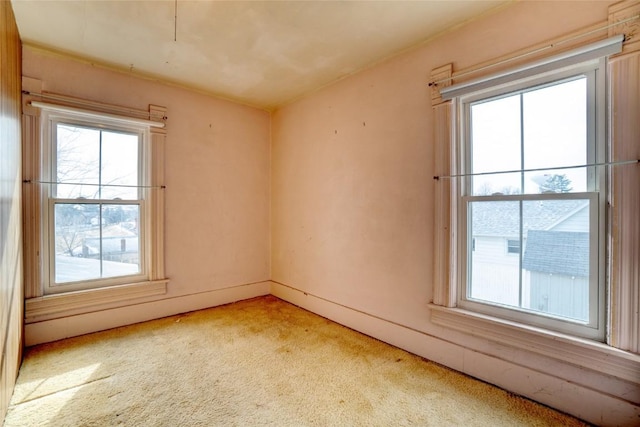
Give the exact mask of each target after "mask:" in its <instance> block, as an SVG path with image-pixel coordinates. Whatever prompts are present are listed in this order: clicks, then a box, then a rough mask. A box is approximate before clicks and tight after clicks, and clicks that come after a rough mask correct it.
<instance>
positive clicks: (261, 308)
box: [5, 296, 584, 427]
mask: <svg viewBox="0 0 640 427" xmlns="http://www.w3.org/2000/svg"><path fill="white" fill-rule="evenodd" d="M46 425H49V426H81V425H82V426H86V425H95V426H110V425H131V426H218V425H220V426H234V425H235V426H253V425H277V426H311V425H313V426H336V425H340V426H390V425H394V426H396V425H419V426H463V425H464V426H488V425H490V426H520V425H523V426H557V425H564V426H582V425H584V424H583V423H581V422H580V421H578V420H576V419H574V418H571V417H569V416H567V415H564V414H561V413H559V412H556V411H554V410H552V409H549V408H547V407H545V406H542V405H539V404H536V403H534V402H532V401H529V400H527V399H523V398H521V397H518V396H514V395H512V394H510V393H507V392H505V391H504V390H501V389H498V388H496V387H493V386H491V385H488V384H486V383H483V382H481V381H477V380H474V379H472V378H469V377H467V376H465V375H462V374H459V373H457V372H454V371H452V370H449V369H447V368H444V367H442V366H440V365H437V364H435V363H432V362H429V361H427V360H425V359H422V358H420V357H418V356H415V355H412V354H410V353H407V352H405V351H403V350H400V349H397V348H395V347H392V346H390V345H388V344H385V343H382V342H380V341H377V340H375V339H373V338H370V337H367V336H365V335H362V334H359V333H357V332H355V331H353V330H350V329H348V328H345V327H343V326H340V325H338V324H336V323H334V322H331V321H329V320H327V319H325V318H322V317H320V316H317V315H314V314H312V313H309V312H307V311H305V310H302V309H300V308H298V307H295V306H293V305H291V304H288V303H286V302H283V301H281V300H279V299H277V298H275V297H272V296H267V297H261V298H255V299H251V300H247V301H241V302H238V303H234V304H229V305H225V306H221V307H216V308H211V309H208V310H202V311H197V312H193V313H188V314H184V315H180V316H173V317H169V318H165V319H159V320H154V321H151V322H146V323H141V324H136V325H132V326H127V327H122V328H118V329H113V330H109V331H105V332H99V333H95V334H91V335H85V336H82V337H77V338H71V339H67V340H63V341H58V342H55V343H50V344H43V345H40V346H36V347H33V348H30V349H27V351H26V354H25V359H24V363H23V366H22V368H21V369H20V375H19V378H18V382H17V385H16V389H15V392H14V396H13V399H12V401H11V405H10V408H9V412H8V414H7V417H6V420H5V426H6V427H13V426H46Z"/></svg>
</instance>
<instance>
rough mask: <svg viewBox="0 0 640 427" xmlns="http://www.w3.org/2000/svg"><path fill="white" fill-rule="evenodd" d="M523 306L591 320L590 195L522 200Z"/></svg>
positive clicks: (551, 313) (582, 319)
mask: <svg viewBox="0 0 640 427" xmlns="http://www.w3.org/2000/svg"><path fill="white" fill-rule="evenodd" d="M522 221H523V225H524V233H525V236H526V241H525V250H524V254H523V260H522V268H523V270H522V275H523V283H524V287H525V301H524V307H526V308H530V309H531V310H535V311H539V312H542V313H548V314H550V315H556V316H561V317H566V318H570V319H575V320H579V321H583V322H587V321H588V320H589V200H584V199H578V200H544V201H525V202H523V216H522Z"/></svg>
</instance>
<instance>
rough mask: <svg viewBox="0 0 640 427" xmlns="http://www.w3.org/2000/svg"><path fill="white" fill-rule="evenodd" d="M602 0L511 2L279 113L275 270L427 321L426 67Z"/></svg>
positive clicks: (600, 11) (340, 298) (353, 300)
mask: <svg viewBox="0 0 640 427" xmlns="http://www.w3.org/2000/svg"><path fill="white" fill-rule="evenodd" d="M609 4H611V2H605V1H597V2H588V3H587V4H583V3H579V2H522V3H519V4H515V5H513V6H511V7H508V8H506V9H505V10H503V11H501V12H500V13H497V14H494V15H491V16H488V17H486V18H484V19H482V20H478V21H476V22H473V23H471V24H469V25H467V26H465V27H463V28H461V29H460V30H458V31H455V32H452V33H449V34H447V35H446V36H444V37H441V38H439V39H437V40H435V41H433V42H431V43H428V44H425V45H424V46H423V47H420V48H418V49H416V50H413V51H411V52H409V53H406V54H403V55H401V56H398V57H396V58H393V59H392V60H390V61H387V62H385V63H383V64H381V65H378V66H376V67H374V68H372V69H369V70H366V71H364V72H361V73H359V74H357V75H355V76H352V77H350V78H348V79H345V80H343V81H341V82H338V83H337V84H334V85H332V86H330V87H328V88H325V89H323V90H320V91H318V92H317V93H315V94H313V95H311V96H308V97H306V98H304V99H302V100H300V101H298V102H296V103H294V104H292V105H289V106H286V107H284V108H282V109H280V110H278V111H276V112H275V113H274V117H273V125H272V127H273V131H272V132H273V149H272V150H273V154H272V155H273V158H272V162H273V167H272V180H273V183H272V185H273V188H272V191H273V199H272V221H273V244H272V279H273V280H274V281H277V282H281V283H283V284H285V285H289V286H293V287H295V288H298V289H301V290H303V291H305V292H309V293H313V294H315V295H317V296H320V297H323V298H327V299H329V300H331V301H335V302H338V303H341V304H345V305H347V306H349V307H352V308H356V309H359V310H363V311H366V312H371V313H375V314H377V315H379V316H381V317H383V318H385V319H389V320H393V321H396V322H400V323H402V324H405V325H409V326H411V327H415V328H417V329H420V330H429V329H430V326H429V324H428V322H427V314H428V313H427V310H426V305H427V303H428V302H429V301H430V300H431V298H432V297H431V278H432V267H431V263H432V258H433V254H434V252H435V251H437V250H439V249H438V248H435V247H433V244H432V242H433V236H432V227H433V212H434V205H433V203H434V200H433V199H434V194H433V191H434V186H433V185H434V184H433V175H434V168H433V161H432V156H433V145H434V143H433V113H432V107H431V98H430V96H431V95H430V89H429V88H428V86H427V83H428V82H429V74H430V72H431V70H432V69H434V68H436V67H439V66H441V65H444V64H446V63H449V62H453V63H454V67H455V69H461V68H464V67H469V66H472V65H473V64H475V63H479V62H482V61H487V60H489V59H491V58H494V57H499V56H501V55H506V54H508V53H509V52H513V51H515V50H518V49H522V48H526V47H528V46H531V45H534V44H537V43H541V42H543V41H545V40H547V39H552V38H554V37H558V36H561V35H563V34H566V33H568V32H570V31H571V30H575V29H579V28H581V27H584V26H586V25H590V24H594V23H598V22H602V21H604V20H606V19H607V7H608V6H609ZM543 22H544V24H542V23H543Z"/></svg>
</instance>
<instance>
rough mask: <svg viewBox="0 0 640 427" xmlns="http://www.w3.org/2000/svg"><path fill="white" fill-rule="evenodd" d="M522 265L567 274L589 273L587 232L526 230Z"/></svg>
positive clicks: (541, 271)
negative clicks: (525, 244) (527, 234)
mask: <svg viewBox="0 0 640 427" xmlns="http://www.w3.org/2000/svg"><path fill="white" fill-rule="evenodd" d="M522 267H523V268H524V269H526V270H529V271H536V272H540V273H548V274H564V275H567V276H583V277H586V276H588V275H589V233H576V232H567V231H543V230H529V236H528V238H527V246H526V248H525V251H524V256H523V259H522Z"/></svg>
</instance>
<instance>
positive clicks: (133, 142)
mask: <svg viewBox="0 0 640 427" xmlns="http://www.w3.org/2000/svg"><path fill="white" fill-rule="evenodd" d="M47 96H50V97H53V98H54V99H56V100H58V99H60V100H62V102H63V104H50V103H46V102H42V101H40V100H36V99H33V98H34V96H32V95H31V94H28V95H27V96H26V100H25V104H24V106H25V108H24V114H23V126H24V129H25V133H24V138H25V156H24V166H23V172H24V176H25V183H26V184H27V185H26V186H25V187H24V197H23V199H24V206H25V207H24V211H25V232H24V238H25V245H24V247H25V266H24V271H25V299H26V303H25V318H26V321H27V322H32V321H39V320H42V319H49V318H56V317H59V316H65V315H68V314H69V313H80V312H90V311H92V310H100V309H102V308H104V307H115V306H123V305H127V304H129V303H130V301H132V300H138V301H139V299H140V298H147V297H153V296H155V295H162V294H164V293H166V286H167V282H168V280H167V278H166V277H165V273H164V248H163V241H164V226H163V223H164V207H163V206H164V188H165V187H164V172H163V169H164V154H163V153H164V141H165V138H166V130H165V122H164V121H165V119H166V117H165V113H166V109H165V108H164V107H160V106H153V105H151V106H149V111H144V110H137V109H133V108H124V107H119V106H112V105H107V104H101V103H95V102H91V101H84V100H79V99H76V98H71V97H66V96H64V95H55V94H47ZM67 104H70V105H67Z"/></svg>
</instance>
